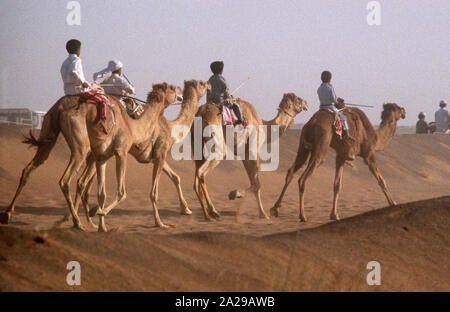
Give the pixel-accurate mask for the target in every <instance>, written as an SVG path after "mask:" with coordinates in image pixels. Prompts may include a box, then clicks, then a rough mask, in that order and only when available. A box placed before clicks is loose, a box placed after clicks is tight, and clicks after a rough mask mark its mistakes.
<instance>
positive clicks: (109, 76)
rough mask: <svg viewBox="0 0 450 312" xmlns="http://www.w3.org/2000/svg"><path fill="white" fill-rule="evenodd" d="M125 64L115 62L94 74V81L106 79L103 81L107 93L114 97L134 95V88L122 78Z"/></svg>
mask: <svg viewBox="0 0 450 312" xmlns="http://www.w3.org/2000/svg"><path fill="white" fill-rule="evenodd" d="M122 68H123V64H122V62H120V61H117V60H113V61H110V62H109V63H108V67H107V68H105V69H103V70H101V71H99V72H96V73H95V74H94V81H95V82H97V80H98V79H100V78H104V77H106V78H105V79H104V80H103V81H102V83H101V84H102V85H104V86H103V89H104V90H105V93H108V94H114V95H126V94H134V93H135V90H134V87H133V86H132V85H131V84H130V83H129V82H128V81H127V80H126V79H125V77H123V76H122Z"/></svg>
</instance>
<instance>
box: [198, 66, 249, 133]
mask: <svg viewBox="0 0 450 312" xmlns="http://www.w3.org/2000/svg"><path fill="white" fill-rule="evenodd" d="M223 67H224V63H223V62H222V61H215V62H212V63H211V65H210V68H211V71H212V72H213V75H212V76H211V77H210V78H209V83H210V84H211V90H208V92H207V94H206V101H207V102H210V103H215V104H222V105H226V106H227V107H228V108H231V109H232V110H233V111H234V113H235V114H236V117H237V118H238V121H237V122H236V124H242V123H243V120H242V116H241V111H240V109H239V106H238V105H237V104H236V103H235V102H234V100H232V99H231V100H230V98H231V95H230V94H229V91H228V85H227V82H226V81H225V78H224V77H223V76H222V73H223Z"/></svg>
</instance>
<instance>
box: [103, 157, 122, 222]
mask: <svg viewBox="0 0 450 312" xmlns="http://www.w3.org/2000/svg"><path fill="white" fill-rule="evenodd" d="M126 170H127V154H126V153H123V154H122V153H121V154H119V155H117V156H116V179H117V194H116V199H115V200H114V201H113V202H112V203H111V204H110V205H109V206H108V207H106V208H105V209H104V210H103V213H104V214H105V215H107V214H108V213H109V212H110V211H111V210H112V209H114V208H115V207H116V206H117V205H119V204H120V203H121V202H123V201H124V200H125V199H126V198H127V192H126V191H125V172H126Z"/></svg>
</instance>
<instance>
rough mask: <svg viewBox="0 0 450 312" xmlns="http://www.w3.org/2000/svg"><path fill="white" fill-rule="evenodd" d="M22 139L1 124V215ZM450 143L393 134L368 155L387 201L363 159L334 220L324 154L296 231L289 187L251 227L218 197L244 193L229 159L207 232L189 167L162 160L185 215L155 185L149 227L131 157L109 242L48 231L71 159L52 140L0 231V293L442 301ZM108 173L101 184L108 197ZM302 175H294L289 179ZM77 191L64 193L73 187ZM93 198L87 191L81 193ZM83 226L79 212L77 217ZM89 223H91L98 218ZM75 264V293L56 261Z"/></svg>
mask: <svg viewBox="0 0 450 312" xmlns="http://www.w3.org/2000/svg"><path fill="white" fill-rule="evenodd" d="M26 131H27V130H26V129H22V128H11V127H0V144H1V146H2V149H1V154H0V186H1V187H0V209H2V210H3V209H5V208H6V206H7V205H8V203H9V201H10V200H11V199H12V197H13V195H14V191H15V188H16V186H17V183H18V180H19V177H20V173H21V170H22V169H23V167H24V166H25V165H26V164H27V163H28V162H29V160H31V158H32V157H33V155H34V150H33V149H28V148H27V146H26V145H25V144H22V143H20V141H21V138H22V133H25V132H26ZM298 140H299V130H289V131H288V132H287V133H286V135H285V136H284V137H282V139H281V142H280V149H281V151H282V153H281V160H280V166H279V168H278V170H277V171H274V172H262V173H261V182H262V188H263V189H262V199H263V203H264V205H265V209H266V211H268V210H269V209H270V207H271V206H272V205H273V203H274V202H275V201H276V198H277V196H278V195H279V192H280V191H281V187H282V185H283V182H284V177H285V173H286V171H287V169H288V168H289V167H290V165H291V164H292V162H293V160H294V158H295V155H296V151H297V147H298ZM449 152H450V136H447V135H439V134H434V135H415V134H403V135H398V136H395V137H394V138H393V140H392V141H391V143H390V145H389V146H388V147H387V148H386V150H385V151H381V152H379V153H378V154H377V159H378V164H379V168H380V171H381V173H382V174H383V176H384V178H385V179H386V182H387V184H388V187H389V188H390V190H391V191H392V193H393V196H394V199H395V200H396V201H397V203H399V205H398V206H395V207H387V208H385V207H386V205H387V202H386V199H385V197H384V195H383V193H382V192H381V190H380V188H379V186H378V184H377V182H376V180H375V178H374V177H373V176H372V175H371V173H370V172H369V170H368V169H367V166H366V165H365V164H364V163H363V161H361V160H360V159H358V160H356V161H355V162H354V166H353V167H349V166H346V168H345V171H344V181H343V189H342V193H341V194H342V195H341V197H340V201H339V212H340V215H341V217H342V218H343V220H341V221H339V222H330V221H329V219H328V217H329V213H330V211H331V200H332V189H333V188H332V185H333V177H334V151H332V150H331V149H330V151H329V153H328V155H327V158H326V160H325V162H324V164H323V165H322V166H321V167H320V168H319V169H317V171H316V172H315V174H314V176H313V177H312V178H311V179H310V180H309V182H308V184H307V191H306V199H305V200H306V209H305V210H306V215H307V217H308V222H307V223H299V222H298V188H297V184H296V183H295V182H293V183H292V184H291V186H290V188H289V189H288V191H287V193H286V196H285V200H284V202H283V206H282V207H281V209H280V217H279V218H276V219H275V218H272V219H271V220H270V221H267V220H260V219H259V218H258V210H257V205H256V201H255V199H254V197H253V196H252V195H251V194H249V195H247V197H246V198H243V199H239V200H236V201H229V200H228V193H229V191H231V190H233V189H236V188H238V189H244V188H246V187H248V185H249V182H248V179H247V177H246V174H245V171H244V170H243V167H242V165H241V164H240V163H239V162H238V161H225V162H223V163H222V165H220V166H219V167H218V168H216V170H214V172H213V174H210V175H209V176H208V177H207V183H208V187H209V190H210V194H211V196H212V199H213V201H214V203H215V205H216V208H217V209H218V210H219V211H220V212H221V214H222V217H221V219H220V221H217V222H205V221H204V220H203V215H202V211H201V208H200V205H199V203H198V201H197V198H196V196H195V194H194V192H193V189H192V185H193V169H194V165H193V162H192V161H180V162H176V161H173V160H169V162H170V164H171V166H172V167H173V169H174V170H175V171H176V172H177V173H178V174H179V175H180V177H181V179H182V188H183V191H184V193H185V197H186V200H187V202H188V204H189V207H190V209H191V210H192V211H193V214H192V215H191V216H181V215H180V214H179V204H178V199H177V196H176V192H175V188H174V186H173V185H172V183H171V182H170V180H169V179H168V178H167V177H165V176H164V177H162V179H161V183H160V195H159V207H160V214H161V217H162V219H163V221H164V222H165V223H168V224H171V225H173V226H174V228H171V229H159V228H155V227H154V221H153V212H152V208H151V204H150V200H149V190H150V186H151V172H152V165H143V164H138V163H137V162H136V161H135V160H134V159H132V157H130V158H129V162H128V170H127V181H126V187H127V194H128V197H127V199H126V201H125V202H124V203H122V204H120V205H119V206H118V207H117V208H116V209H114V210H113V211H112V212H111V213H110V214H109V215H108V216H107V218H106V224H107V226H108V229H109V230H110V232H109V233H106V234H99V233H96V232H95V231H94V230H93V229H90V230H89V232H87V233H80V232H79V231H76V230H73V229H71V224H70V223H65V224H63V225H62V226H61V227H60V228H54V223H55V221H57V220H59V219H60V218H61V217H62V216H63V215H64V214H66V212H67V211H68V209H67V206H66V203H65V200H64V198H63V196H62V193H61V191H60V189H59V186H58V180H59V178H60V176H61V175H62V173H63V171H64V168H65V166H66V165H67V160H68V155H69V152H68V148H67V146H66V143H65V141H64V139H63V138H62V137H60V138H59V141H58V143H57V145H56V146H55V148H54V150H53V152H52V154H51V155H50V157H49V159H48V160H47V162H46V163H45V164H44V165H42V166H41V167H40V168H39V169H37V170H36V171H35V172H34V174H33V175H32V176H31V178H30V180H29V183H28V185H27V186H26V187H25V189H24V191H23V193H22V196H21V198H20V199H19V201H18V203H17V208H16V213H15V214H14V215H13V219H12V222H11V223H10V224H9V225H1V226H0V290H1V291H29V290H56V291H60V290H92V291H105V290H116V291H128V290H138V291H140V290H145V291H232V290H235V291H303V290H313V291H317V290H318V291H346V290H356V291H397V290H400V291H407V290H408V291H418V290H425V291H436V290H441V291H442V290H444V291H450V260H449V255H450V252H449V251H450V250H449V249H450V248H449V246H450V244H449V242H450V230H449V228H450V227H449V225H450V222H449V221H450V219H449V217H450V188H449V184H450V179H449V177H450V161H449V155H450V153H449ZM114 167H115V166H114V163H110V164H109V167H108V173H107V191H108V200H109V201H111V200H113V198H114V193H115V174H114ZM297 176H298V175H297ZM74 188H75V183H72V190H74ZM95 201H96V191H95V187H93V188H92V190H91V193H90V202H91V205H94V204H95ZM80 216H81V218H82V221H83V222H84V221H85V220H84V213H82V212H81V213H80ZM95 222H97V220H96V219H95ZM71 260H76V261H79V262H80V264H81V267H82V272H83V273H82V284H81V286H76V287H69V286H68V285H67V284H66V274H67V273H68V271H67V270H66V264H67V263H68V262H69V261H71ZM372 260H375V261H378V262H380V264H381V267H382V285H381V286H368V285H367V283H366V276H367V273H368V272H369V270H367V269H366V265H367V263H368V262H369V261H372Z"/></svg>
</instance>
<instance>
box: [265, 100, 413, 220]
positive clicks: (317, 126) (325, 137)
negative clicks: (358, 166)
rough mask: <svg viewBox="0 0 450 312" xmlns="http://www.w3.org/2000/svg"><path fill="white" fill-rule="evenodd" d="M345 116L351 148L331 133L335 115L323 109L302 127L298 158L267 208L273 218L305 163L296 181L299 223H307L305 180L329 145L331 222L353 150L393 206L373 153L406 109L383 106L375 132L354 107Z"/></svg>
mask: <svg viewBox="0 0 450 312" xmlns="http://www.w3.org/2000/svg"><path fill="white" fill-rule="evenodd" d="M344 113H345V115H346V116H347V119H348V122H349V126H350V133H351V135H352V136H353V137H354V138H355V142H354V143H353V146H352V145H351V144H350V146H349V144H344V143H343V141H342V140H341V139H340V138H339V136H337V135H336V134H335V133H334V127H333V123H334V114H333V113H330V112H328V111H326V110H323V109H321V110H319V111H318V112H316V113H315V114H314V116H313V117H311V119H310V120H309V121H308V122H307V123H306V124H305V126H304V127H303V129H302V133H301V136H300V145H299V148H298V152H297V158H296V159H295V162H294V164H293V165H292V167H291V168H290V169H289V170H288V172H287V175H286V181H285V185H284V187H283V190H282V191H281V194H280V197H279V198H278V200H277V202H276V203H275V205H274V207H272V208H271V209H270V213H271V215H273V216H276V217H277V216H278V212H279V209H280V206H281V202H282V200H283V196H284V193H285V192H286V189H287V187H288V185H289V183H290V182H291V181H292V178H293V177H294V173H295V172H297V171H298V170H299V169H300V168H302V167H303V165H304V164H305V163H306V161H308V159H309V162H308V165H307V167H306V169H305V171H304V172H303V173H302V175H301V176H300V179H299V180H298V187H299V192H300V215H299V217H300V221H302V222H306V220H307V219H306V216H305V212H304V194H305V184H306V180H307V179H308V178H309V177H310V176H311V175H312V174H313V172H314V169H316V168H317V167H318V166H319V165H320V164H321V163H322V162H323V160H324V158H325V155H326V153H327V150H328V147H329V146H331V147H332V148H333V149H334V150H335V151H336V176H335V180H334V197H333V208H332V211H331V215H330V219H331V220H339V215H338V213H337V201H338V197H339V193H340V190H341V185H342V173H343V170H344V164H345V162H346V160H347V159H348V158H349V157H348V156H349V149H350V148H352V149H353V150H354V151H355V155H358V156H360V157H362V158H363V159H364V161H365V163H366V164H367V165H368V166H369V170H370V172H372V174H373V175H374V176H375V178H376V179H377V181H378V184H379V185H380V187H381V189H382V190H383V192H384V195H385V196H386V198H387V200H388V202H389V204H390V205H395V202H394V200H393V199H392V196H391V195H390V193H389V191H388V189H387V187H386V182H385V181H384V179H383V177H382V176H381V174H380V172H379V170H378V167H377V164H376V161H375V152H376V151H379V150H383V149H384V148H385V147H386V146H387V145H388V143H389V141H390V140H391V138H392V136H393V135H394V133H395V129H396V126H397V121H398V120H399V119H400V118H405V114H406V113H405V109H404V108H403V107H400V106H398V105H397V104H394V103H387V104H384V105H383V112H382V114H381V124H380V127H379V128H378V130H375V129H374V128H373V126H372V124H371V123H370V121H369V119H368V118H367V116H366V115H365V114H364V112H363V111H362V110H360V109H357V108H346V109H345V110H344Z"/></svg>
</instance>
